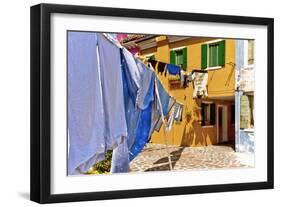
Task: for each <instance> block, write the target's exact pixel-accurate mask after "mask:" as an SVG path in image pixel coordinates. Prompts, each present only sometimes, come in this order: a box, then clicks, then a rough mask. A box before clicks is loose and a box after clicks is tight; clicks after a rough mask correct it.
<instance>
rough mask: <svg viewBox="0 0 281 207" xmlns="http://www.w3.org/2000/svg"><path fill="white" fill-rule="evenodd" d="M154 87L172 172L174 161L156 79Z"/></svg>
mask: <svg viewBox="0 0 281 207" xmlns="http://www.w3.org/2000/svg"><path fill="white" fill-rule="evenodd" d="M154 85H155V92H156V97H157V101H158V104H159V106H160V111H161V120H162V122H163V128H164V129H163V131H164V142H165V145H166V152H167V156H168V161H169V167H170V170H171V171H172V169H173V166H172V161H171V155H170V152H169V149H168V139H167V134H166V127H167V124H166V121H165V118H164V114H163V108H162V104H161V101H160V97H159V91H158V88H157V81H156V78H155V79H154Z"/></svg>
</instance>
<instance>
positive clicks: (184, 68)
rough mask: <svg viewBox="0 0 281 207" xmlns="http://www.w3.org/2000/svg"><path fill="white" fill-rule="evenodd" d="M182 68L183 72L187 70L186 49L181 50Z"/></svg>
mask: <svg viewBox="0 0 281 207" xmlns="http://www.w3.org/2000/svg"><path fill="white" fill-rule="evenodd" d="M182 56H183V58H182V67H183V70H186V68H187V48H186V47H185V48H183V49H182Z"/></svg>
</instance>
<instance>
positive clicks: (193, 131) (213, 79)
mask: <svg viewBox="0 0 281 207" xmlns="http://www.w3.org/2000/svg"><path fill="white" fill-rule="evenodd" d="M210 40H213V39H211V38H204V39H203V38H197V39H196V38H192V39H188V40H184V41H179V42H176V43H172V44H168V42H167V40H166V39H165V38H162V39H161V40H160V41H158V42H157V44H158V46H157V48H152V49H148V50H145V51H142V52H141V55H145V54H149V53H155V58H156V60H158V61H163V62H167V63H168V62H169V61H170V49H172V48H177V47H182V46H186V47H187V71H189V72H191V71H192V70H193V69H200V68H201V44H205V43H206V42H207V41H210ZM225 56H226V60H225V63H226V64H225V67H224V68H222V69H220V70H214V71H210V72H208V76H209V81H208V93H209V97H208V99H206V100H207V101H209V100H211V99H212V98H215V99H218V98H219V97H229V96H234V77H235V74H234V67H233V65H232V64H231V63H234V62H235V40H226V53H225ZM158 77H159V79H160V81H161V82H162V84H163V85H164V87H165V88H166V90H167V91H168V92H169V94H170V95H172V96H173V97H174V98H175V99H176V100H177V101H179V102H181V103H183V104H184V110H183V121H182V122H181V123H174V124H173V126H172V129H171V131H170V132H168V133H167V136H168V144H172V145H184V146H206V145H210V144H216V143H217V126H216V125H215V126H207V127H202V126H201V123H200V120H201V113H200V103H201V101H202V100H200V99H193V86H192V84H190V85H189V87H187V88H185V89H184V88H181V87H177V86H171V85H170V84H169V81H168V77H165V76H164V74H163V75H160V74H158ZM211 101H213V102H215V103H216V104H218V103H223V104H227V105H228V106H230V107H231V101H219V100H213V99H212V100H211ZM230 109H231V108H229V110H228V113H230V112H231V110H230ZM187 112H189V113H187ZM188 114H191V116H188ZM228 117H229V118H228V122H229V123H230V122H231V119H230V114H229V116H228ZM216 122H217V121H216ZM228 128H229V129H228V137H229V138H230V137H232V138H233V137H234V128H233V126H231V124H230V125H229V127H228ZM232 129H233V130H232ZM163 135H164V133H163V127H162V128H161V130H160V131H159V132H156V131H155V132H154V133H153V135H152V138H151V142H152V143H161V144H163V143H164V139H163Z"/></svg>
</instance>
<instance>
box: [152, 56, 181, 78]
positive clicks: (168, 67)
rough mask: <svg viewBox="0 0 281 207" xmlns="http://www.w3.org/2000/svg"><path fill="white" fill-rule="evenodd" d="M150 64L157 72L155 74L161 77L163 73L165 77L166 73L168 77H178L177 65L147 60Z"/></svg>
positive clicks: (179, 70) (179, 69) (178, 67)
mask: <svg viewBox="0 0 281 207" xmlns="http://www.w3.org/2000/svg"><path fill="white" fill-rule="evenodd" d="M148 62H150V63H151V64H152V67H153V68H154V69H155V71H157V73H160V74H161V75H162V74H163V73H164V75H165V76H166V75H167V73H169V74H170V75H180V72H181V70H182V69H181V67H180V66H178V65H174V64H170V63H165V62H161V61H157V60H150V59H149V60H148Z"/></svg>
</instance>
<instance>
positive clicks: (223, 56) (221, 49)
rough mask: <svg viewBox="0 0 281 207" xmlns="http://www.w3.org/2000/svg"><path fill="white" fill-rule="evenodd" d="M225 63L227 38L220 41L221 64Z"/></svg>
mask: <svg viewBox="0 0 281 207" xmlns="http://www.w3.org/2000/svg"><path fill="white" fill-rule="evenodd" d="M223 65H225V40H223V41H221V42H220V43H219V66H223Z"/></svg>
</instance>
